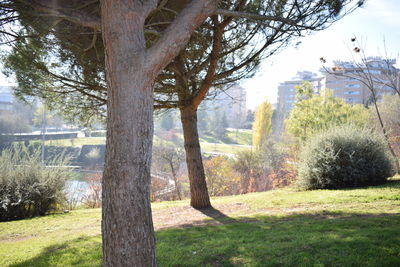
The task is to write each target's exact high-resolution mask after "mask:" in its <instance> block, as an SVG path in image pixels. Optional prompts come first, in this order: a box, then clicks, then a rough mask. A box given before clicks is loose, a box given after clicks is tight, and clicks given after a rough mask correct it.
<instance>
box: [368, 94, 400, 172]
mask: <svg viewBox="0 0 400 267" xmlns="http://www.w3.org/2000/svg"><path fill="white" fill-rule="evenodd" d="M372 94H373V99H374V107H375V111H376V115H377V116H378V120H379V124H380V126H381V129H382V132H383V136H384V137H385V140H386V143H387V145H388V148H389V151H390V154H392V156H393V159H394V163H395V165H396V173H399V172H400V163H399V159H398V158H397V155H396V153H395V152H394V149H393V147H392V144H391V143H390V141H389V136H388V133H387V131H386V128H385V125H384V124H383V120H382V117H381V113H380V111H379V108H378V104H377V99H376V96H375V93H374V92H372Z"/></svg>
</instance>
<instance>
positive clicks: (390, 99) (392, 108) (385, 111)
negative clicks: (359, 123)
mask: <svg viewBox="0 0 400 267" xmlns="http://www.w3.org/2000/svg"><path fill="white" fill-rule="evenodd" d="M378 108H379V111H380V115H381V118H382V122H383V123H384V125H385V127H386V129H387V134H388V138H389V142H390V144H391V146H392V148H393V150H394V152H395V153H396V156H397V159H399V158H400V116H399V114H400V98H399V97H398V96H397V95H383V96H382V100H381V101H380V102H378ZM373 119H374V125H376V127H377V128H378V129H379V128H380V122H379V118H378V116H377V114H376V113H375V112H374V114H373Z"/></svg>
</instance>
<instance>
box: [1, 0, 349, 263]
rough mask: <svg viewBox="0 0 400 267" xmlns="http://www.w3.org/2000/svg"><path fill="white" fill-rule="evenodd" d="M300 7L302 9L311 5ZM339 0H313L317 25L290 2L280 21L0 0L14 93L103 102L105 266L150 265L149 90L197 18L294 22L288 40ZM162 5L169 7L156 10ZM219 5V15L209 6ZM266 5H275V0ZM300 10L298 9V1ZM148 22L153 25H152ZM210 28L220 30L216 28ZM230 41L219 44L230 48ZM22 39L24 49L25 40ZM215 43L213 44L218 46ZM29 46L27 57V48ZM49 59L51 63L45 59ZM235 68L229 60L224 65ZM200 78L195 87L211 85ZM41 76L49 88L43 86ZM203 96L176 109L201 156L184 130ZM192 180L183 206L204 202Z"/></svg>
mask: <svg viewBox="0 0 400 267" xmlns="http://www.w3.org/2000/svg"><path fill="white" fill-rule="evenodd" d="M255 2H259V1H255ZM308 2H309V3H308V5H312V3H313V1H311V0H310V1H308ZM348 2H349V1H338V0H330V1H319V2H318V3H316V7H317V9H316V10H317V11H318V12H317V13H315V16H312V18H314V19H315V18H317V22H314V20H310V17H309V16H308V15H309V13H308V12H306V13H304V14H298V15H296V20H295V21H293V20H290V19H289V20H287V19H288V18H286V17H285V16H284V15H287V14H289V15H292V14H293V13H297V11H298V10H301V8H300V7H301V6H300V5H299V4H298V2H297V1H294V4H292V8H291V9H290V8H289V9H287V8H286V6H284V7H283V8H278V11H279V12H280V14H279V13H278V14H271V15H270V14H268V13H255V14H251V13H249V12H244V13H243V12H238V11H236V10H224V9H223V7H225V6H228V7H229V1H212V0H196V1H184V0H180V1H164V0H163V1H157V0H148V1H141V0H129V1H128V0H121V1H115V0H103V1H101V2H100V3H99V2H98V1H91V0H85V1H78V0H71V1H57V0H55V1H54V0H52V1H50V0H34V1H24V0H6V1H2V3H1V4H0V16H1V18H0V19H1V24H0V25H6V24H7V23H12V22H15V21H16V20H18V22H19V24H18V25H15V26H16V27H20V30H19V31H18V32H15V31H14V30H15V28H13V27H9V25H6V27H3V28H2V32H3V33H4V32H6V33H7V34H8V36H11V38H14V40H19V41H20V40H23V41H21V42H19V43H17V44H16V46H15V47H17V48H18V50H17V51H18V53H20V55H19V56H20V58H14V64H15V65H14V66H17V67H18V66H19V67H20V68H19V69H20V70H23V71H22V72H19V73H17V79H18V82H19V83H20V87H21V88H23V89H24V90H25V91H26V92H28V93H34V92H35V91H36V93H35V94H39V95H41V96H42V97H50V98H53V99H54V100H58V103H64V106H65V107H68V105H67V103H72V104H74V105H72V107H76V106H78V107H79V106H82V107H84V108H87V109H86V110H87V111H89V112H93V111H94V110H95V111H96V112H98V110H99V109H96V108H99V107H104V104H105V102H107V144H106V147H107V153H106V154H107V156H106V163H105V171H104V175H103V197H104V199H103V202H102V205H103V209H102V213H103V215H102V218H103V221H102V232H103V259H104V265H105V266H122V265H123V266H154V265H156V262H155V249H154V247H155V240H154V230H153V226H152V219H151V209H150V201H149V194H150V193H149V191H150V190H149V185H150V162H151V148H152V134H153V126H152V122H153V120H152V115H153V114H152V113H153V104H154V99H153V88H154V84H155V82H156V79H157V77H159V74H160V73H161V71H162V70H163V69H164V68H165V67H166V66H167V65H168V64H169V63H170V62H171V61H172V60H173V59H174V58H176V57H177V56H178V54H179V52H180V51H181V50H182V49H183V48H184V47H185V45H186V44H187V42H188V41H189V39H190V37H191V36H192V35H193V33H194V32H195V29H196V28H197V27H199V26H200V25H201V24H202V23H203V22H204V21H209V20H206V19H207V18H208V17H210V16H213V17H214V20H215V18H217V19H218V16H217V14H220V15H221V16H225V17H233V16H236V17H242V18H243V17H245V18H249V19H258V20H262V21H264V22H266V21H274V24H272V25H269V27H271V28H272V27H273V28H276V27H278V28H279V29H282V27H284V26H286V25H291V24H292V25H293V24H294V25H295V26H296V25H297V23H299V24H300V26H301V27H295V29H293V31H292V33H295V32H297V31H298V30H300V29H305V30H307V29H310V28H312V27H314V26H321V25H325V23H326V22H327V21H332V20H335V19H336V18H337V15H339V12H340V11H341V10H342V7H343V6H344V5H346V4H347V3H348ZM242 3H245V1H242ZM167 4H169V5H172V7H173V8H172V9H171V8H165V7H166V5H167ZM219 4H220V6H221V7H222V8H221V9H217V7H218V5H219ZM268 4H269V2H268V3H265V6H268ZM273 4H274V6H275V4H276V5H278V6H279V5H282V3H281V1H278V2H277V3H275V2H274V3H273ZM304 6H305V7H307V3H306V4H305V5H304ZM250 11H251V9H250ZM313 15H314V14H313ZM321 15H325V16H321ZM165 17H166V18H167V20H163V18H165ZM153 19H154V23H153V22H151V21H152V20H153ZM285 21H286V22H287V24H284V23H285ZM225 24H227V21H223V23H222V25H225ZM275 24H277V25H275ZM266 25H268V23H267V24H266ZM302 25H303V26H302ZM157 26H159V27H157ZM216 29H217V32H219V31H220V27H216ZM196 35H198V36H204V32H201V31H200V30H199V31H197V32H196V34H195V35H193V36H194V38H195V36H196ZM215 36H216V39H215V38H214V40H218V39H219V38H220V34H217V35H215ZM218 36H219V37H218ZM231 37H234V38H235V37H236V36H231ZM229 39H230V38H227V40H226V42H229V41H231V40H229ZM26 40H28V45H26V43H24V41H26ZM11 41H12V40H11ZM194 43H195V44H196V43H197V44H200V42H194ZM214 43H215V44H216V46H215V47H217V46H218V43H220V42H219V41H217V42H214ZM32 44H34V48H36V50H35V51H30V50H29V49H31V47H32V46H31V45H32ZM18 45H21V46H20V47H18ZM21 51H22V52H21ZM49 51H51V52H50V53H48V52H49ZM200 51H201V50H200ZM208 51H209V50H207V52H208ZM28 52H29V53H28ZM215 55H216V53H212V55H211V54H210V57H211V58H212V59H213V60H212V61H211V60H210V61H209V59H211V58H208V59H207V60H206V63H205V64H207V65H209V66H210V68H209V69H210V72H214V70H215V69H216V62H217V61H218V59H219V57H215ZM21 57H22V59H21ZM53 59H57V60H58V61H57V62H51V61H52V60H53ZM47 61H50V62H47ZM18 64H21V65H18ZM235 64H236V62H235V61H233V62H232V65H235ZM200 65H202V64H200ZM180 66H181V67H182V66H183V65H180ZM27 73H28V74H27ZM42 74H44V78H42V76H43V75H42ZM24 75H25V76H24ZM208 77H209V75H207V77H206V78H205V79H204V83H202V84H204V86H201V88H209V85H211V84H210V79H209V78H208ZM43 79H46V83H47V82H50V83H53V84H54V85H55V86H54V87H53V86H49V87H46V88H43V86H41V85H42V84H43ZM34 86H37V87H36V89H35V88H34ZM51 88H52V89H51ZM42 89H46V90H44V91H43V92H42V91H41V90H42ZM49 90H50V91H49ZM205 93H207V90H203V89H202V90H200V94H199V96H198V97H196V98H195V99H193V101H190V102H189V104H190V105H185V106H180V107H179V108H180V110H181V114H182V119H181V120H182V122H183V124H184V126H183V129H184V133H185V134H186V136H187V137H188V139H187V140H185V148H187V149H194V151H195V152H200V149H199V145H198V134H197V128H196V129H194V127H193V126H196V114H195V113H196V110H197V107H198V104H199V100H202V99H204V96H205ZM82 96H83V99H80V97H82ZM163 100H164V99H163V98H162V99H161V102H162V101H163ZM187 100H188V99H187V98H185V99H183V100H182V101H187ZM200 102H201V101H200ZM60 106H61V105H60ZM100 110H101V109H100ZM71 111H74V110H73V109H72V110H71ZM100 113H104V109H103V112H100ZM185 123H186V125H185ZM194 154H196V156H193V155H194ZM198 155H199V153H192V154H190V155H189V156H188V157H187V162H197V161H198V160H199V158H198ZM200 160H201V158H200ZM193 171H194V172H195V173H197V172H200V173H201V172H203V175H202V177H203V178H204V171H203V170H202V166H192V168H189V176H190V177H199V176H198V175H196V174H194V173H193ZM200 176H201V175H200ZM191 181H192V183H191V186H192V184H193V190H191V192H192V196H191V197H192V199H194V202H192V205H193V206H197V207H208V206H209V205H210V203H209V199H208V198H207V197H205V195H204V192H206V191H204V189H206V186H205V180H201V179H192V180H191ZM199 192H200V194H199ZM207 200H208V201H207Z"/></svg>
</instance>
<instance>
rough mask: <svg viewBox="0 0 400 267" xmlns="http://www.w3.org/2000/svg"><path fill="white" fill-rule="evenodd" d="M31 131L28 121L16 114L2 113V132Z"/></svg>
mask: <svg viewBox="0 0 400 267" xmlns="http://www.w3.org/2000/svg"><path fill="white" fill-rule="evenodd" d="M30 131H31V127H30V126H29V124H28V122H27V121H26V120H24V119H22V118H21V117H20V116H18V115H15V114H7V115H6V114H3V115H0V134H10V133H27V132H30Z"/></svg>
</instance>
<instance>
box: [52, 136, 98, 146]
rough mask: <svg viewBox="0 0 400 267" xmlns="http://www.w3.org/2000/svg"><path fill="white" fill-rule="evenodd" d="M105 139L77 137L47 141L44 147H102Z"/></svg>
mask: <svg viewBox="0 0 400 267" xmlns="http://www.w3.org/2000/svg"><path fill="white" fill-rule="evenodd" d="M105 143H106V138H105V137H79V138H74V139H60V140H47V141H45V145H46V146H73V147H77V146H83V145H104V144H105Z"/></svg>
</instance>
